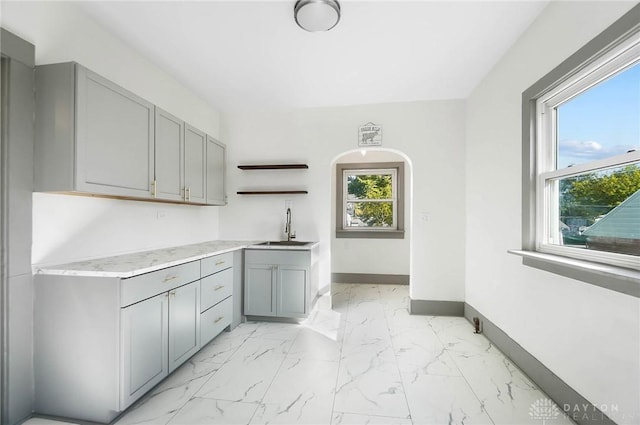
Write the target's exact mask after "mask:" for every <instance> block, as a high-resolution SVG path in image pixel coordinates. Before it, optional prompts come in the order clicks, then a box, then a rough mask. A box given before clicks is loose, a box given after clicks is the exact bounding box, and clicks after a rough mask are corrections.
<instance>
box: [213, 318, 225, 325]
mask: <svg viewBox="0 0 640 425" xmlns="http://www.w3.org/2000/svg"><path fill="white" fill-rule="evenodd" d="M222 319H224V316H220V317H218V318H217V319H216V320H214V322H213V323H214V324H215V323H218V322H219V321H221V320H222Z"/></svg>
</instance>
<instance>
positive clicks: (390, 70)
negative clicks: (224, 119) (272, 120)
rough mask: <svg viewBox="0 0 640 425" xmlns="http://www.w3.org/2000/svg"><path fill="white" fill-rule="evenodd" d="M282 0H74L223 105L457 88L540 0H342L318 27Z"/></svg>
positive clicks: (377, 99) (303, 102)
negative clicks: (325, 26) (297, 17)
mask: <svg viewBox="0 0 640 425" xmlns="http://www.w3.org/2000/svg"><path fill="white" fill-rule="evenodd" d="M294 3H295V0H289V1H282V0H277V1H276V0H271V1H242V0H240V1H239V0H236V1H195V2H180V1H159V2H157V1H142V2H130V1H129V2H123V1H120V2H111V1H90V2H81V3H79V5H80V7H81V8H82V9H83V10H84V11H85V12H86V13H88V14H89V15H90V16H92V17H93V18H94V19H95V20H97V21H98V22H99V23H100V24H101V25H103V26H104V27H105V28H106V29H107V30H109V31H111V32H112V33H114V34H115V35H116V36H118V37H120V38H121V39H123V40H125V41H126V43H127V44H129V45H131V46H133V47H134V48H136V49H137V50H139V51H140V52H141V53H142V54H143V55H144V56H146V57H148V58H149V59H150V60H151V61H152V62H154V63H156V64H157V65H158V66H160V67H161V68H163V69H164V70H166V71H167V72H168V73H169V74H171V75H173V76H174V77H175V78H176V79H177V80H179V81H180V82H182V83H183V84H184V85H185V86H186V87H188V88H190V89H191V90H193V91H194V92H196V93H197V94H199V95H200V96H201V97H202V98H203V99H205V100H206V101H207V102H209V103H210V104H211V105H212V106H213V107H214V108H217V109H219V110H221V111H226V110H233V109H239V108H273V107H276V108H290V107H318V106H340V105H354V104H372V103H385V102H404V101H414V100H431V99H454V98H465V97H467V96H468V95H469V94H470V92H471V91H472V90H473V88H474V87H475V86H476V85H477V84H478V83H479V82H480V81H481V79H482V78H483V77H484V76H485V75H486V74H487V72H488V71H489V70H490V69H491V68H492V66H493V65H494V64H495V63H496V62H497V61H498V59H499V58H500V57H501V56H502V55H503V54H504V53H505V52H506V51H507V50H508V48H509V47H510V46H511V45H512V44H513V43H514V42H515V40H516V39H517V38H518V37H519V36H520V35H521V34H522V32H523V31H524V30H525V29H526V28H527V27H528V26H529V25H530V24H531V22H532V21H533V20H534V19H535V18H536V17H537V16H538V14H539V13H540V12H541V11H542V9H543V8H544V7H545V6H546V5H547V3H548V1H542V0H534V1H491V2H490V1H479V0H475V1H451V0H449V1H447V0H441V1H425V0H423V1H415V0H414V1H400V0H396V1H359V0H342V1H341V2H340V4H341V7H342V18H341V20H340V22H339V23H338V25H337V26H336V27H335V28H333V29H332V30H331V31H329V32H324V33H308V32H306V31H303V30H302V29H300V28H298V27H297V26H296V24H295V22H294V19H293V5H294Z"/></svg>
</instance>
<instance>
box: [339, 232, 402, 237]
mask: <svg viewBox="0 0 640 425" xmlns="http://www.w3.org/2000/svg"><path fill="white" fill-rule="evenodd" d="M342 238H344V239H347V238H351V239H404V230H336V239H342Z"/></svg>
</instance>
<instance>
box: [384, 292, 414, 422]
mask: <svg viewBox="0 0 640 425" xmlns="http://www.w3.org/2000/svg"><path fill="white" fill-rule="evenodd" d="M380 304H382V302H381V303H380ZM407 310H408V308H407ZM382 311H383V312H384V321H385V323H386V325H387V332H388V333H389V343H390V344H391V351H392V352H393V360H394V363H395V365H396V370H397V371H398V376H399V377H400V385H402V393H403V394H404V402H405V404H406V405H407V411H408V412H409V418H408V419H409V420H410V421H411V423H412V424H413V415H412V414H411V405H410V404H409V399H408V398H407V388H406V387H405V385H404V379H402V372H401V371H400V364H399V363H398V356H397V354H396V348H395V346H394V345H393V337H392V336H391V327H390V326H389V316H388V314H387V310H386V309H385V308H384V306H383V308H382Z"/></svg>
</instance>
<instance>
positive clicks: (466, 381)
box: [429, 316, 496, 425]
mask: <svg viewBox="0 0 640 425" xmlns="http://www.w3.org/2000/svg"><path fill="white" fill-rule="evenodd" d="M434 317H437V316H434ZM429 327H430V328H431V330H432V331H433V333H434V334H435V335H436V338H438V341H440V344H442V346H443V347H444V350H445V352H446V353H447V355H448V356H449V358H450V359H451V361H452V362H453V364H454V365H455V366H456V369H458V371H459V372H460V377H462V379H464V382H465V383H466V384H467V386H468V387H469V390H471V393H472V394H473V395H474V397H475V398H476V400H478V403H480V406H481V408H482V411H483V412H484V413H485V414H486V415H487V417H488V418H489V420H490V421H491V423H492V424H493V425H495V423H496V421H495V420H494V419H493V417H492V416H491V415H490V414H489V411H488V410H487V409H486V407H485V405H484V401H483V400H481V399H480V397H479V396H478V394H477V393H476V391H475V389H474V388H473V386H472V385H471V383H470V382H469V379H467V377H466V376H465V374H464V372H463V371H462V369H460V366H459V365H458V362H457V361H456V359H455V358H454V357H453V356H451V354H450V352H451V351H452V350H449V349H448V348H447V346H446V345H445V343H444V342H443V341H442V339H441V338H440V334H439V333H438V332H436V330H435V329H433V326H431V320H430V321H429Z"/></svg>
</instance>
